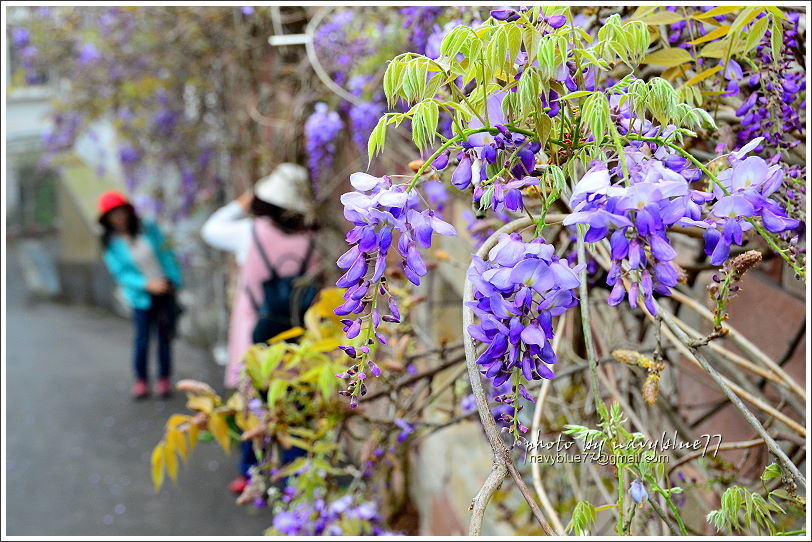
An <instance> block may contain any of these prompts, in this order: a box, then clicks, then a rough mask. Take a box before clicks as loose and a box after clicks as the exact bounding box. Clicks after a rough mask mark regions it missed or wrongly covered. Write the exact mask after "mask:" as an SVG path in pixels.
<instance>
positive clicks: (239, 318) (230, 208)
mask: <svg viewBox="0 0 812 542" xmlns="http://www.w3.org/2000/svg"><path fill="white" fill-rule="evenodd" d="M312 201H313V197H312V195H311V194H310V187H309V182H308V174H307V170H306V169H305V168H303V167H302V166H298V165H295V164H281V165H279V166H278V167H277V168H276V169H275V170H274V171H273V173H271V174H270V175H268V176H267V177H264V178H262V179H260V180H259V181H257V182H256V184H255V185H254V190H253V192H247V193H245V194H243V195H242V196H240V197H239V198H237V199H236V200H234V201H232V202H231V203H229V204H227V205H226V206H224V207H222V208H220V209H218V210H217V211H215V212H214V213H213V214H212V215H211V217H209V219H208V220H207V221H206V223H205V224H204V225H203V228H202V230H201V235H202V237H203V239H204V240H205V241H206V242H207V243H208V244H210V245H211V246H213V247H215V248H219V249H222V250H227V251H229V252H232V253H233V254H234V255H235V257H236V259H237V263H239V264H240V276H239V281H238V285H237V290H236V292H235V298H234V303H233V306H232V310H231V321H230V325H229V331H228V356H229V357H228V365H227V367H226V374H225V384H226V387H227V388H237V387H238V386H239V383H240V377H241V371H242V367H243V356H244V355H245V353H246V351H247V350H248V348H249V347H250V346H251V345H252V344H253V343H254V341H253V340H252V333H253V331H254V327H255V326H256V323H257V320H258V310H257V304H258V303H261V302H262V299H263V289H262V283H263V282H264V281H265V280H266V279H268V278H269V277H270V273H271V271H270V270H269V269H268V264H270V265H271V266H272V267H273V270H274V271H275V272H276V274H277V276H279V277H291V276H296V275H298V274H300V272H301V271H302V270H305V271H306V272H307V273H308V274H312V273H314V271H315V270H316V267H317V258H316V256H315V252H314V251H313V241H314V239H313V237H314V232H315V230H316V226H315V220H314V218H313V212H312V209H311V205H310V202H312ZM266 258H267V262H266ZM269 338H270V337H269ZM293 450H295V449H293ZM288 452H290V451H288ZM294 453H295V452H294ZM286 455H289V454H286ZM242 456H243V457H242V460H241V463H240V472H241V477H240V478H237V479H236V480H234V481H233V482H232V483H231V485H230V486H229V487H230V489H231V490H232V491H234V492H235V493H241V492H242V490H243V489H244V488H245V485H246V484H247V474H248V472H247V471H248V468H249V467H250V466H251V465H252V464H254V463H255V459H254V457H253V449H252V448H251V441H247V442H246V443H244V446H243V454H242Z"/></svg>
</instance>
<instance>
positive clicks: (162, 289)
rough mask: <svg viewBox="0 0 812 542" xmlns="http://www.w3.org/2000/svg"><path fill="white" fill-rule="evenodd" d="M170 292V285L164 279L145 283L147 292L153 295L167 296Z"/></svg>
mask: <svg viewBox="0 0 812 542" xmlns="http://www.w3.org/2000/svg"><path fill="white" fill-rule="evenodd" d="M171 290H172V285H171V284H170V283H169V281H168V280H166V279H152V280H150V281H149V282H147V292H149V293H151V294H153V295H162V294H168V293H169V292H170V291H171Z"/></svg>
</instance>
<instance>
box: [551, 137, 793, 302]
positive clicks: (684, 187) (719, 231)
mask: <svg viewBox="0 0 812 542" xmlns="http://www.w3.org/2000/svg"><path fill="white" fill-rule="evenodd" d="M760 142H761V139H760V138H759V139H756V140H753V141H752V142H750V143H749V144H748V145H746V146H745V147H744V148H743V149H741V151H738V152H735V153H731V154H730V155H729V157H728V159H729V161H730V163H731V165H732V167H731V168H728V169H726V170H724V171H722V172H721V173H719V175H718V180H719V184H714V186H713V190H712V192H706V191H702V190H695V189H692V188H691V186H690V183H689V180H695V175H694V171H695V170H693V169H688V168H687V163H688V161H687V159H685V158H683V157H681V156H679V155H676V154H673V153H668V152H666V149H665V148H664V147H659V148H657V150H656V151H655V152H654V156H652V157H646V155H645V153H644V151H643V150H637V149H634V148H628V149H627V150H626V160H627V166H628V171H629V175H630V178H629V179H628V181H629V183H628V184H622V183H620V182H616V183H612V181H611V176H612V174H613V173H618V170H619V168H614V169H613V170H609V169H607V167H606V166H605V165H604V164H598V165H596V166H595V167H593V168H592V169H591V170H590V171H588V172H587V173H586V174H585V175H584V177H583V178H582V179H581V180H580V181H579V182H578V183H577V184H576V186H575V188H574V190H573V194H572V198H571V200H570V206H571V207H572V209H573V213H572V214H570V215H569V216H568V217H567V218H566V219H565V220H564V224H565V225H572V224H586V225H588V226H589V230H588V231H587V233H586V236H585V241H586V242H590V243H591V242H597V241H600V240H602V239H605V238H606V237H609V240H610V246H611V257H612V260H613V262H612V268H611V269H610V271H609V274H608V276H607V284H609V285H610V286H612V292H611V294H610V295H609V299H608V301H609V304H610V305H617V304H619V303H620V302H621V301H623V299H624V298H625V297H626V296H627V294H628V300H629V304H630V306H632V307H636V306H637V299H638V295H639V294H642V296H643V300H644V304H645V305H646V308H647V309H648V310H649V311H650V312H651V313H652V314H656V307H655V305H654V293H658V294H660V295H666V296H667V295H670V288H671V287H673V286H675V285H676V284H677V281H678V271H677V268H676V267H674V266H673V265H672V263H671V262H672V261H673V260H674V258H676V256H677V251H676V250H675V249H674V247H673V246H672V245H671V242H670V239H669V237H668V233H667V230H668V228H669V227H671V226H673V225H680V226H698V227H700V228H702V229H704V231H705V252H706V254H708V255H709V256H710V263H711V264H713V265H720V264H722V263H723V262H724V261H725V260H727V258H728V256H729V254H730V249H731V245H732V244H734V243H735V244H738V245H741V244H743V232H745V231H747V230H750V229H752V228H753V226H752V224H751V223H750V222H749V221H748V219H751V218H753V217H759V218H761V220H762V223H763V224H764V227H765V229H767V231H769V232H773V233H777V232H783V231H786V230H791V229H793V228H796V227H797V226H798V225H799V222H798V221H797V220H794V219H790V218H788V217H787V215H786V212H785V211H784V209H783V208H781V206H780V205H778V204H777V203H776V202H775V201H774V200H772V199H770V198H769V197H768V196H769V195H770V194H771V193H773V192H774V191H775V190H776V189H777V188H778V186H780V184H781V182H782V181H783V174H782V170H781V167H780V166H778V165H773V166H768V164H767V163H766V161H765V160H763V159H762V158H759V157H755V156H751V157H746V158H745V156H746V154H747V153H748V152H750V151H752V150H753V149H754V148H755V147H757V146H758V145H759V144H760ZM645 150H650V148H648V147H647V148H646V149H645ZM686 176H687V178H686ZM624 278H625V281H624V280H623V279H624Z"/></svg>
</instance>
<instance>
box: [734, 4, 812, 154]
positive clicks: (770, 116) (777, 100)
mask: <svg viewBox="0 0 812 542" xmlns="http://www.w3.org/2000/svg"><path fill="white" fill-rule="evenodd" d="M788 18H789V22H790V24H791V25H792V26H791V27H790V28H789V29H787V30H786V31H785V32H784V35H783V38H784V39H783V45H782V47H781V52H780V57H779V58H776V59H773V58H772V57H773V52H772V47H771V31H769V30H768V31H767V32H766V33H765V36H764V38H763V39H762V40H761V42H760V43H759V45H758V46H757V47H756V54H755V58H754V60H755V62H754V63H753V67H752V68H751V69H750V70H749V71H748V72H747V76H746V77H745V78H746V85H745V86H744V89H745V90H746V91H748V92H749V93H750V94H749V96H748V97H747V98H746V99H745V100H744V102H743V103H742V105H741V106H739V108H738V109H737V110H736V115H737V116H738V117H740V118H741V129H740V130H739V131H737V134H736V138H737V143H738V144H739V145H745V144H746V143H747V142H748V141H750V140H751V139H753V138H755V137H759V136H763V137H764V144H765V145H770V146H773V147H785V148H791V147H794V146H796V145H798V144H799V143H800V142H801V138H797V137H793V136H792V134H796V133H797V134H803V133H804V132H805V123H804V121H803V115H804V110H805V109H806V70H805V69H804V66H803V62H798V61H797V60H796V59H795V51H796V49H797V48H798V37H799V34H798V33H799V22H800V18H801V14H800V13H798V12H793V13H789V14H788Z"/></svg>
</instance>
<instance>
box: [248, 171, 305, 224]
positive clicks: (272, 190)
mask: <svg viewBox="0 0 812 542" xmlns="http://www.w3.org/2000/svg"><path fill="white" fill-rule="evenodd" d="M254 195H255V196H256V197H257V198H258V199H260V200H262V201H264V202H265V203H271V204H273V205H277V206H279V207H282V208H283V209H288V210H290V211H296V212H297V213H301V214H303V215H309V214H310V213H311V211H312V207H311V203H310V202H311V201H312V200H313V195H312V194H311V191H310V177H309V175H308V173H307V169H305V168H304V167H302V166H300V165H297V164H289V163H284V164H279V165H278V166H277V167H276V169H274V170H273V172H272V173H271V174H270V175H268V176H267V177H263V178H262V179H260V180H258V181H257V182H256V184H255V185H254Z"/></svg>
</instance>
